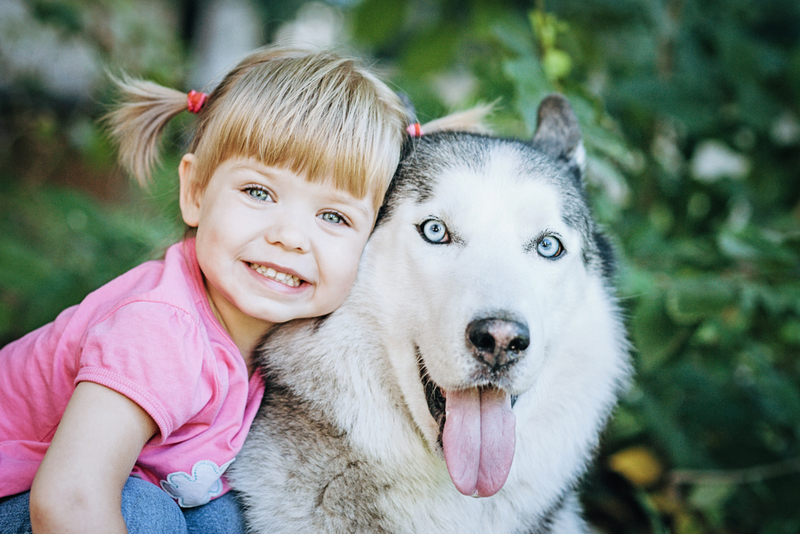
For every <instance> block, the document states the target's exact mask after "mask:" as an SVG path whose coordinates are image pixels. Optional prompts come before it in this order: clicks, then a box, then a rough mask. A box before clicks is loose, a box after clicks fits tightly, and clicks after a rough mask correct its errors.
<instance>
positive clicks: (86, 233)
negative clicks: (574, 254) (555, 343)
mask: <svg viewBox="0 0 800 534" xmlns="http://www.w3.org/2000/svg"><path fill="white" fill-rule="evenodd" d="M27 4H28V6H29V7H30V9H31V12H32V13H34V14H35V17H36V19H37V20H38V21H39V23H41V24H45V25H50V26H53V27H55V28H57V29H58V31H60V32H63V33H64V34H76V35H82V36H84V37H85V38H86V39H87V41H88V42H90V43H93V44H94V46H96V49H97V51H98V54H100V56H101V57H102V58H103V59H104V60H105V61H107V62H109V63H111V64H121V66H123V67H125V68H127V69H128V70H130V71H132V72H133V73H134V74H140V75H144V76H148V77H152V78H155V79H156V80H157V81H160V82H162V83H167V84H170V85H173V86H177V87H182V86H183V80H184V78H185V76H186V72H185V69H184V68H183V67H182V65H185V64H187V63H188V61H189V60H190V59H191V58H190V57H189V53H188V51H187V50H188V42H187V39H188V38H190V37H191V36H190V35H189V36H187V35H185V34H184V35H178V34H176V33H175V31H174V30H172V29H171V28H169V27H159V26H158V25H155V26H153V25H152V24H143V23H141V20H140V19H139V18H137V17H136V16H134V15H133V14H131V13H133V12H135V9H133V8H132V6H133V4H134V3H133V2H127V1H123V0H118V1H116V2H90V1H73V2H70V1H66V0H65V1H61V2H55V1H44V0H38V1H30V2H28V3H27ZM301 4H303V2H289V3H286V2H284V3H281V11H279V13H280V14H281V17H290V16H291V15H292V14H293V13H294V11H295V10H296V9H297V8H299V7H300V5H301ZM181 6H183V9H188V8H189V7H191V6H192V3H191V2H185V3H183V4H181ZM260 7H261V12H262V13H265V14H266V15H265V21H264V27H265V29H266V31H267V33H268V34H269V32H270V31H272V30H271V29H274V27H275V20H274V19H270V18H269V14H270V13H273V14H274V13H278V11H277V10H276V9H277V8H275V6H274V5H273V4H271V3H270V2H266V1H264V2H261V3H260ZM178 9H180V8H178ZM338 9H340V10H341V11H342V14H343V16H344V18H345V20H346V21H348V24H349V25H350V28H352V31H353V38H352V41H351V42H350V43H349V45H350V46H352V47H355V48H356V49H357V50H359V52H361V53H363V54H365V55H371V56H373V57H375V58H376V65H377V66H378V67H380V68H383V69H384V71H385V72H386V73H387V76H388V77H389V78H390V80H391V81H392V83H393V84H395V85H396V86H397V88H398V89H399V90H402V91H404V92H406V93H407V94H409V95H410V97H411V98H412V100H413V101H414V102H415V104H416V106H417V111H418V115H419V116H420V119H421V120H422V121H423V122H424V120H426V119H429V118H435V117H438V116H441V115H442V114H443V113H445V112H446V111H448V110H449V109H450V108H451V107H465V106H467V105H470V104H473V103H475V102H479V101H482V102H487V101H497V102H498V111H497V113H496V115H495V117H494V124H495V126H496V129H497V131H498V132H499V133H502V134H504V135H517V136H529V135H530V134H531V132H532V130H533V127H534V121H535V110H536V105H537V104H538V102H539V100H540V99H541V98H542V96H543V95H545V94H547V93H548V92H550V91H554V90H557V91H561V92H563V93H565V94H566V95H567V96H568V97H569V98H570V100H571V102H572V103H573V105H574V107H575V108H576V111H577V113H578V116H579V119H580V121H581V123H582V127H583V131H584V136H585V143H586V146H587V150H588V152H589V156H590V159H589V166H588V184H589V188H590V193H591V196H592V199H593V203H594V206H595V211H596V213H597V215H598V218H599V219H600V220H601V221H602V222H603V224H604V225H605V226H606V228H607V229H608V230H609V233H610V234H611V235H612V236H613V237H614V240H615V243H616V245H617V248H618V250H619V256H620V274H619V287H620V297H621V299H622V302H623V305H624V307H625V310H626V313H627V319H628V325H629V330H630V336H631V339H632V342H633V344H634V346H635V360H636V367H637V376H636V380H635V384H634V386H633V387H632V388H631V390H630V391H629V392H628V393H627V395H626V396H625V398H624V399H623V402H622V404H621V406H620V409H619V410H618V412H617V414H616V417H615V419H614V421H613V423H612V424H611V426H610V428H609V430H608V431H607V433H606V435H605V438H604V441H603V446H602V450H601V451H600V457H599V459H598V462H597V466H596V468H595V469H594V470H593V472H592V473H591V475H590V477H589V478H588V480H587V481H586V485H585V492H584V501H585V503H586V509H587V516H588V518H589V519H590V520H591V521H592V522H593V523H594V524H595V525H596V526H597V528H598V529H599V530H600V531H601V532H607V533H612V532H625V533H639V532H642V533H645V532H653V533H660V532H679V533H687V534H694V533H731V534H733V533H736V534H739V533H742V534H744V533H752V532H760V533H768V534H773V533H775V534H777V533H787V534H788V533H796V532H800V506H799V505H800V358H798V353H799V352H800V176H799V175H800V119H799V118H798V117H800V4H798V3H797V2H795V1H789V0H767V1H759V0H729V1H724V2H723V1H721V0H718V1H715V0H662V1H657V0H649V1H648V0H639V1H637V0H619V1H616V2H609V1H607V0H584V1H577V0H561V1H550V2H547V3H545V2H543V1H540V2H535V3H526V2H520V1H513V0H501V1H495V0H472V1H468V2H457V1H455V0H363V1H362V2H360V3H356V4H354V5H349V6H345V7H339V8H338ZM98 12H100V13H102V14H104V16H105V17H106V18H105V19H104V20H108V19H113V20H115V21H117V22H116V24H117V25H118V26H119V25H122V27H123V28H127V30H128V31H123V32H117V34H115V36H114V37H113V38H112V39H111V40H109V38H108V36H107V35H106V36H105V37H104V38H102V39H101V38H100V37H99V35H103V34H102V33H98V32H97V27H96V18H95V15H96V14H97V13H98ZM126 25H127V26H126ZM93 32H94V33H93ZM131 47H133V51H132V50H131ZM137 47H138V48H137ZM136 51H143V53H140V54H134V52H136ZM1 56H2V54H1V53H0V57H1ZM453 80H468V82H469V83H468V84H467V85H466V87H468V90H466V91H465V92H462V93H461V96H460V100H459V101H458V102H452V101H450V102H448V101H446V99H445V98H444V97H443V96H442V95H443V93H442V91H441V87H442V84H445V85H447V84H455V83H456V82H454V81H453ZM2 91H3V92H2V93H0V95H1V96H0V344H2V343H5V342H8V341H10V340H12V339H15V338H16V337H19V336H21V335H23V334H24V333H25V332H27V331H29V330H31V329H33V328H35V327H37V326H39V325H41V324H43V323H45V322H47V321H49V320H52V318H53V317H54V316H55V315H56V314H57V313H58V312H59V311H60V310H61V309H63V308H65V307H66V306H68V305H71V304H74V303H76V302H78V301H79V300H80V299H81V298H82V297H83V296H84V295H85V294H86V293H88V292H89V291H91V290H92V289H94V288H96V287H98V286H99V285H101V284H102V283H104V282H106V281H107V280H109V279H111V278H112V277H114V276H116V275H118V274H120V273H121V272H124V271H125V270H127V269H129V268H131V267H132V266H134V265H136V264H137V263H139V262H141V261H142V260H144V259H148V258H150V257H154V256H157V255H158V253H159V252H160V251H161V250H162V249H163V248H164V247H165V246H166V245H167V244H169V243H170V242H171V241H172V240H174V239H177V238H178V237H180V232H181V228H180V225H179V224H178V217H177V215H176V214H177V211H176V207H175V198H176V180H175V176H174V175H175V173H174V169H175V168H176V162H177V158H178V157H180V146H181V140H182V129H181V128H180V125H179V126H178V127H176V128H175V129H174V130H173V131H172V132H171V133H170V137H171V138H172V140H173V141H174V142H173V143H172V144H170V145H168V154H167V155H166V157H165V164H164V166H163V169H162V170H161V171H160V173H159V176H158V179H157V183H156V186H155V188H154V189H153V190H152V191H150V192H142V191H139V190H137V189H136V188H133V187H131V186H130V185H129V184H128V182H127V180H126V179H125V177H123V176H121V175H120V172H119V170H118V169H117V168H116V167H115V165H114V155H113V150H112V149H111V147H110V146H109V145H108V141H107V140H106V139H105V138H104V137H103V135H102V132H101V131H100V130H99V129H98V127H97V126H96V124H95V123H94V122H92V121H93V120H94V119H96V118H97V117H98V116H99V115H100V114H101V113H102V106H101V105H100V104H98V103H102V102H109V101H110V97H109V95H108V94H107V86H104V85H102V84H101V85H100V86H99V87H98V92H97V95H95V97H96V98H95V100H94V102H93V103H92V104H91V105H86V104H85V103H84V104H82V105H77V104H75V103H72V102H64V101H63V100H60V99H59V96H58V95H52V94H48V93H47V92H46V91H45V90H43V89H42V88H41V87H40V86H39V85H37V83H36V81H35V80H23V81H21V82H17V83H15V84H14V85H12V86H10V87H9V86H6V87H5V88H4V89H3V90H2ZM712 156H713V157H712ZM707 157H710V158H711V166H710V168H706V167H704V166H703V163H704V162H705V161H707V160H706V159H705V158H707Z"/></svg>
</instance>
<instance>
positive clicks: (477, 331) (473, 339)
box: [467, 317, 531, 371]
mask: <svg viewBox="0 0 800 534" xmlns="http://www.w3.org/2000/svg"><path fill="white" fill-rule="evenodd" d="M467 341H468V343H469V344H470V345H471V346H472V349H473V352H474V353H475V356H476V357H477V358H478V360H480V361H481V362H483V363H485V364H486V365H487V366H489V368H490V369H491V370H492V371H499V370H500V369H502V368H503V367H506V366H507V365H510V364H512V363H514V362H515V361H517V358H519V354H520V352H522V351H523V350H525V349H527V348H528V345H530V343H531V338H530V333H529V332H528V327H527V325H525V324H522V323H520V322H517V321H511V320H508V319H500V318H497V317H488V318H484V319H475V320H474V321H472V322H471V323H469V325H467Z"/></svg>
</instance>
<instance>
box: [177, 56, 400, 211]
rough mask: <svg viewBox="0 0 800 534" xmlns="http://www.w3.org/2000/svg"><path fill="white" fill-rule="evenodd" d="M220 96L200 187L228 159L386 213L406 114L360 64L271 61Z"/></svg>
mask: <svg viewBox="0 0 800 534" xmlns="http://www.w3.org/2000/svg"><path fill="white" fill-rule="evenodd" d="M261 66H264V67H265V68H259V67H261ZM266 66H268V68H266ZM220 89H221V90H222V91H223V92H225V94H222V95H219V96H220V97H221V98H215V94H212V96H211V98H210V99H209V104H210V106H213V108H214V109H213V110H212V109H208V112H209V113H207V114H206V117H208V120H207V122H206V123H204V124H201V125H199V127H198V135H197V136H196V138H195V142H196V146H195V147H194V149H193V152H194V153H195V155H196V156H197V161H198V164H199V166H200V168H199V169H198V171H199V176H198V177H197V178H198V184H197V185H198V186H199V187H201V188H204V187H205V185H206V184H207V183H208V180H209V179H210V177H211V174H212V173H213V169H215V168H216V167H217V166H218V165H219V164H221V163H222V162H224V161H225V160H226V159H229V158H231V157H247V158H255V159H257V160H259V161H260V162H261V163H263V164H264V165H269V166H282V167H286V168H289V169H291V170H292V171H293V172H295V173H298V174H303V175H305V177H306V179H307V180H309V181H311V182H330V183H332V184H333V185H334V186H335V187H336V188H337V189H341V190H343V191H347V192H348V193H350V194H351V195H353V196H354V197H356V198H364V197H366V196H367V195H372V199H373V205H374V206H375V208H376V209H377V208H378V207H379V206H380V203H381V201H382V199H383V195H384V193H385V192H386V188H387V187H388V185H389V181H390V180H391V177H392V175H393V173H394V170H395V167H396V166H397V162H398V160H399V157H400V148H401V144H402V139H403V132H404V126H405V121H406V118H405V111H404V109H403V106H402V104H401V102H400V100H399V98H398V97H397V96H396V95H395V94H394V92H392V91H391V90H390V89H389V88H388V87H386V86H385V85H384V84H383V83H382V82H380V81H378V80H377V79H375V78H373V77H372V76H371V75H370V74H369V73H368V72H366V71H365V70H364V69H362V68H359V66H358V65H356V64H355V63H354V62H353V60H350V59H344V58H338V57H334V56H329V55H325V54H313V55H305V56H302V57H284V58H271V59H270V60H269V61H267V62H263V63H260V64H258V63H257V64H255V65H253V66H250V67H249V68H248V69H247V70H244V72H242V73H241V74H240V75H239V77H238V79H236V80H231V82H230V83H228V84H225V82H223V86H221V88H220ZM212 111H213V112H212Z"/></svg>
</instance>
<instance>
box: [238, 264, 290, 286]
mask: <svg viewBox="0 0 800 534" xmlns="http://www.w3.org/2000/svg"><path fill="white" fill-rule="evenodd" d="M250 267H251V268H252V269H253V270H255V271H257V272H258V273H259V274H262V275H264V276H266V277H267V278H272V279H273V280H277V281H278V282H283V283H284V284H286V285H287V286H290V287H298V286H299V285H300V279H299V278H297V277H296V276H292V275H290V274H286V273H279V272H278V271H276V270H275V269H273V268H272V267H264V266H263V265H258V264H257V263H251V264H250Z"/></svg>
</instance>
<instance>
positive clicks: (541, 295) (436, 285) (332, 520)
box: [229, 95, 630, 533]
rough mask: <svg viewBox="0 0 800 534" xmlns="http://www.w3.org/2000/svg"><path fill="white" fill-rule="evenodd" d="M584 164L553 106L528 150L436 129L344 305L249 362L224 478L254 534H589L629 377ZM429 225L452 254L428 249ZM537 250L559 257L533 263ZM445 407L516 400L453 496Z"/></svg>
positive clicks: (423, 143) (547, 105)
mask: <svg viewBox="0 0 800 534" xmlns="http://www.w3.org/2000/svg"><path fill="white" fill-rule="evenodd" d="M582 159H583V147H582V143H581V136H580V132H579V129H578V123H577V120H576V119H575V116H574V114H573V112H572V110H571V108H570V107H569V104H568V103H567V101H566V100H565V99H564V98H563V97H561V96H558V95H552V96H550V97H548V98H547V99H545V100H544V102H543V103H542V105H541V106H540V110H539V126H538V128H537V132H536V134H535V135H534V138H533V140H532V142H530V143H526V142H521V141H517V140H509V139H498V138H493V137H488V136H483V135H474V134H468V133H447V132H441V133H433V134H430V135H427V134H426V135H424V136H423V137H421V138H419V139H414V140H413V141H412V142H411V143H409V144H408V146H407V147H406V150H405V153H404V156H403V159H402V162H401V164H400V167H399V169H398V171H397V174H396V176H395V180H394V182H393V185H392V187H391V188H390V191H389V193H388V194H387V198H386V202H385V204H384V207H383V208H382V210H381V213H380V214H379V219H378V223H377V225H376V229H375V231H374V234H373V235H372V237H371V238H370V241H369V243H368V245H367V248H366V250H365V253H364V256H363V258H362V262H361V265H360V270H359V276H358V280H357V282H356V285H355V287H354V288H353V290H352V292H351V294H350V296H349V298H348V299H347V301H346V302H345V303H344V305H343V306H342V307H341V308H340V309H338V310H337V311H336V312H334V313H333V314H331V315H329V316H327V317H323V318H318V319H313V320H306V321H296V322H292V323H288V324H286V325H283V326H281V327H279V328H277V329H276V330H274V331H273V332H272V333H271V334H270V335H269V336H268V338H267V339H266V340H265V341H264V343H263V345H262V347H261V349H260V350H259V351H258V354H257V361H258V364H259V366H260V369H261V372H262V373H263V376H264V378H265V381H266V393H265V396H264V401H263V405H262V407H261V410H260V412H259V415H258V416H257V418H256V421H255V423H254V424H253V427H252V430H251V432H250V435H249V437H248V440H247V443H246V444H245V447H244V449H243V450H242V452H241V454H240V455H239V457H238V459H237V461H236V462H234V464H233V466H232V467H231V470H230V472H229V476H230V480H231V482H232V484H233V485H234V487H235V488H236V489H237V490H238V491H239V492H241V495H242V498H243V502H244V504H245V507H246V518H247V523H248V525H249V528H250V529H251V531H252V532H263V533H267V532H269V533H279V532H286V533H297V532H330V533H355V532H392V533H423V532H424V533H433V532H437V533H438V532H453V533H467V532H476V533H478V532H480V533H485V532H493V533H525V532H529V533H545V532H552V533H567V532H569V533H574V532H585V531H586V530H587V527H586V525H585V523H584V521H583V520H582V519H581V516H580V507H579V504H578V500H577V497H576V488H577V485H578V483H579V481H580V479H581V477H582V476H583V474H584V473H585V471H586V469H587V465H588V464H589V462H590V461H591V458H592V455H593V453H594V451H595V449H596V447H597V444H598V439H599V434H600V432H601V430H602V428H603V426H604V425H605V422H606V420H607V418H608V416H609V414H610V412H611V410H612V408H613V406H614V404H615V402H616V398H617V394H618V392H619V391H620V388H621V387H623V386H624V384H625V383H626V381H627V380H628V377H629V373H630V366H629V360H628V345H627V342H626V339H625V333H624V328H623V324H622V320H621V319H620V314H619V310H618V306H617V304H616V299H615V297H614V291H613V289H612V284H611V276H612V274H611V273H612V267H613V261H612V259H611V256H610V247H609V246H608V243H607V241H606V240H605V238H604V237H603V236H602V234H601V233H600V232H599V230H598V228H597V226H596V224H595V222H594V221H593V220H592V218H591V216H590V210H589V207H588V205H587V202H586V200H585V194H584V188H583V184H582V177H581V172H582V167H583V162H582ZM431 219H433V220H435V221H438V223H439V224H441V225H444V226H445V227H446V228H447V232H448V237H449V240H448V241H447V242H444V243H435V242H431V241H430V237H431V236H430V235H428V234H427V233H426V232H425V231H424V230H423V226H424V223H425V221H428V220H431ZM429 229H430V230H437V229H438V230H440V229H441V227H440V228H436V227H435V226H432V227H430V228H429ZM426 236H427V237H426ZM434 236H435V234H434ZM544 236H556V237H558V238H559V239H560V241H561V242H562V243H563V246H564V249H565V251H564V253H563V254H562V255H561V256H559V257H558V258H556V259H548V258H546V257H544V256H543V255H542V254H540V253H539V250H540V249H542V240H543V238H544ZM476 324H479V325H481V327H483V328H484V330H485V331H484V332H483V333H486V331H488V333H489V335H490V336H491V339H490V340H489V341H488V346H487V345H486V344H485V343H484V341H481V340H480V339H478V338H477V337H476V336H474V335H473V332H474V328H476V327H475V326H474V325H476ZM512 331H513V332H512ZM509 332H512V334H513V335H512V334H508V333H509ZM507 334H508V335H507ZM516 334H519V335H518V336H517V337H514V336H515V335H516ZM509 335H511V337H514V342H513V343H512V342H509V339H510V338H509ZM476 339H478V341H477V342H476ZM520 340H522V342H521V343H519V344H514V343H516V342H517V341H520ZM442 391H444V392H445V395H446V397H447V399H448V400H447V401H446V402H448V403H450V402H452V403H453V404H452V406H453V408H450V407H449V406H450V405H448V408H447V410H448V413H450V414H452V413H453V410H455V409H456V408H455V406H456V404H455V403H456V402H457V400H456V399H457V398H458V394H459V392H461V391H471V392H478V393H475V395H477V396H480V395H484V394H485V395H489V394H491V395H499V396H500V397H502V399H503V401H502V402H505V405H504V406H505V407H506V409H508V408H510V403H513V409H512V411H513V413H514V416H515V418H516V426H515V430H513V432H512V433H511V434H510V436H509V435H506V434H503V436H504V437H500V434H498V435H497V436H492V437H496V438H497V439H495V440H494V442H500V443H501V444H500V447H501V448H502V447H503V446H504V445H503V443H505V442H507V441H509V440H510V443H513V441H514V440H515V441H516V447H515V449H513V463H512V464H511V467H510V471H507V472H505V471H504V470H503V469H495V468H494V467H488V468H487V471H488V472H489V473H490V474H491V476H490V477H489V479H491V480H488V479H487V480H488V482H486V485H484V486H481V485H480V483H479V486H478V489H474V487H475V486H474V485H470V484H469V483H466V484H462V485H461V486H460V488H461V489H460V490H457V489H456V484H455V481H456V480H457V479H458V476H459V475H458V474H457V473H456V474H454V475H453V478H452V480H451V476H449V474H448V468H447V466H446V462H445V459H444V455H443V443H444V441H445V438H443V431H442V430H443V427H444V422H443V420H444V419H445V415H444V410H443V408H444V403H445V400H444V397H443V396H441V395H438V396H437V395H435V393H436V392H438V393H441V392H442ZM432 393H434V394H433V395H429V394H432ZM481 398H483V397H481ZM487 398H488V397H487ZM509 399H510V400H509ZM483 402H484V403H486V402H487V401H483ZM429 403H430V404H431V405H433V406H434V407H433V408H430V406H429ZM437 404H438V406H437ZM484 405H486V404H484ZM487 413H488V412H487ZM435 417H436V418H437V419H435ZM486 417H487V419H486V420H489V419H488V417H489V416H486ZM494 420H495V419H492V421H494ZM482 421H483V420H482ZM440 423H441V424H440ZM498 424H499V423H498ZM452 425H455V423H452ZM495 428H496V427H495ZM502 428H503V429H506V428H508V427H506V426H502ZM456 436H459V437H458V438H453V439H455V440H456V441H455V443H457V444H459V445H460V444H461V442H462V438H461V437H460V436H461V435H460V434H457V433H456ZM481 436H482V437H481V438H480V439H485V436H486V433H483V434H481ZM481 443H483V441H481ZM487 447H488V445H487ZM451 450H452V449H451ZM503 450H505V449H503ZM481 451H483V449H481ZM481 454H483V452H481ZM453 455H456V456H455V457H457V458H462V457H466V456H468V455H464V456H458V455H457V453H452V454H451V456H450V458H453V457H454V456H453ZM486 455H487V456H489V453H487V454H486ZM479 457H480V458H481V460H480V461H481V462H483V461H484V460H483V456H480V455H479ZM470 458H471V457H470ZM492 458H493V457H492ZM456 461H459V460H456ZM476 461H477V460H476ZM494 463H495V462H494V461H493V460H492V461H491V462H490V465H491V466H494ZM455 465H461V464H455ZM470 465H471V464H470ZM455 470H456V471H457V469H455ZM481 472H483V471H481ZM506 474H507V480H506V481H505V484H504V485H503V484H502V482H503V480H502V479H503V478H504V476H505V475H506ZM481 476H482V475H481ZM493 477H495V478H497V477H499V479H501V480H500V482H496V481H494V482H493V481H492V480H494V478H493ZM487 486H488V487H489V488H490V489H488V490H487V489H485V487H487ZM500 486H502V489H500ZM481 488H484V489H481ZM472 491H475V492H476V493H481V494H492V493H495V492H496V493H495V494H494V495H492V496H489V497H484V498H473V497H470V496H465V495H463V494H462V493H461V492H464V493H467V494H469V493H471V492H472Z"/></svg>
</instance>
